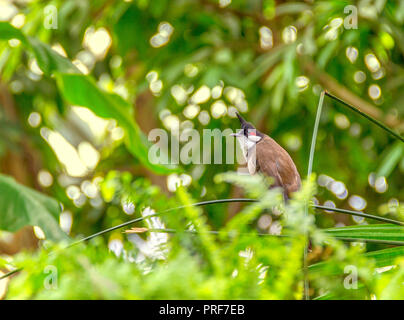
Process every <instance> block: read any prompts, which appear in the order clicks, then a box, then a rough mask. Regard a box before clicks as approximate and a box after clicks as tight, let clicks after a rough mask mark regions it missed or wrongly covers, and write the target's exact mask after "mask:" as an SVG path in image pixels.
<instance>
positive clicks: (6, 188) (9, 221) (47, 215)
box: [0, 174, 69, 241]
mask: <svg viewBox="0 0 404 320" xmlns="http://www.w3.org/2000/svg"><path fill="white" fill-rule="evenodd" d="M59 214H60V205H59V203H58V202H57V201H56V200H55V199H52V198H50V197H48V196H46V195H44V194H42V193H39V192H37V191H35V190H33V189H30V188H28V187H25V186H23V185H21V184H19V183H17V182H16V181H15V180H14V179H13V178H11V177H7V176H5V175H1V174H0V229H1V230H5V231H11V232H14V231H17V230H19V229H21V228H22V227H24V226H27V225H30V226H39V227H40V228H41V229H42V230H43V232H44V233H45V236H46V238H47V239H49V240H53V241H61V240H68V239H69V237H68V236H67V235H66V234H65V233H64V232H63V231H62V230H61V229H60V227H59V224H58V219H59Z"/></svg>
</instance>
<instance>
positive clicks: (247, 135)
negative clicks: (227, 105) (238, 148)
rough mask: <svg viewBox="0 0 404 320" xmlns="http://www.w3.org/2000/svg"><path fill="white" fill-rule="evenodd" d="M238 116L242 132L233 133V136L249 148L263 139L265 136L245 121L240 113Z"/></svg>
mask: <svg viewBox="0 0 404 320" xmlns="http://www.w3.org/2000/svg"><path fill="white" fill-rule="evenodd" d="M236 115H237V118H238V119H239V120H240V123H241V130H239V131H238V132H237V133H232V134H231V135H232V136H234V137H236V138H237V140H239V141H240V142H243V143H244V144H246V145H247V147H250V146H252V145H255V144H256V143H257V142H259V141H260V140H261V139H262V138H263V136H264V135H263V134H262V133H261V132H259V131H258V130H257V129H255V127H254V126H253V125H252V124H251V123H249V122H247V121H245V120H244V119H243V117H242V116H241V115H240V114H239V113H238V112H236Z"/></svg>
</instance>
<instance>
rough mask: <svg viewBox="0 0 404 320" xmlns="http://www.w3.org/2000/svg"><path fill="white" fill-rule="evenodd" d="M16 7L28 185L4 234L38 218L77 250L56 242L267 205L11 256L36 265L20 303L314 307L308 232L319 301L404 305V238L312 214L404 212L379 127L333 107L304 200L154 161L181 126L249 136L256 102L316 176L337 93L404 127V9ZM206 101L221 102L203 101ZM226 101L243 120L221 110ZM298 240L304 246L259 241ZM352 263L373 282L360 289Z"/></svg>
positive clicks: (22, 156) (14, 286)
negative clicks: (153, 152)
mask: <svg viewBox="0 0 404 320" xmlns="http://www.w3.org/2000/svg"><path fill="white" fill-rule="evenodd" d="M4 3H5V4H4V7H2V11H1V13H0V20H1V22H0V75H1V76H0V168H1V172H2V173H3V174H4V175H9V176H13V177H14V178H15V179H16V180H17V181H18V182H19V183H20V184H17V183H16V182H15V181H14V180H11V178H6V177H5V178H4V179H3V175H2V176H1V177H0V178H1V183H0V201H1V203H2V208H3V207H4V210H3V212H2V213H1V214H0V218H2V217H3V216H4V217H5V218H6V219H5V220H3V218H2V221H0V227H1V229H2V230H3V231H4V232H3V234H5V235H6V236H8V235H9V234H8V232H14V231H15V229H16V226H18V227H21V226H22V225H24V224H27V225H33V224H35V225H37V226H40V227H41V229H42V230H43V231H44V233H45V236H46V238H47V239H48V240H59V238H60V237H58V236H55V233H52V231H51V230H53V231H54V230H55V229H54V227H55V225H56V223H57V222H59V223H60V226H61V229H63V230H64V231H66V232H68V233H69V235H70V236H71V237H72V238H80V237H83V236H87V235H90V234H92V233H96V232H98V231H100V230H102V229H105V228H109V227H111V226H114V225H118V224H120V223H123V222H125V221H128V220H129V219H132V218H135V217H139V216H142V215H143V216H144V215H145V214H147V213H150V212H154V211H155V212H161V211H163V210H166V209H170V208H174V207H177V206H178V205H189V204H191V203H193V202H195V201H202V200H207V199H209V200H210V199H221V198H231V197H238V196H240V195H244V194H246V195H250V196H251V197H253V198H258V199H259V200H260V201H259V202H257V203H254V204H251V205H248V206H244V207H235V206H233V205H226V204H216V205H211V206H207V207H204V208H203V210H202V209H200V208H193V207H186V208H184V209H181V210H177V211H175V213H170V214H167V215H161V216H160V217H159V219H161V220H159V219H157V220H156V219H154V220H153V218H152V219H148V220H145V222H144V223H143V225H142V226H145V227H148V228H152V229H153V228H156V225H157V226H160V227H157V228H159V229H161V228H169V229H174V230H175V233H174V234H170V235H169V236H168V235H167V234H165V233H161V232H152V233H146V234H140V235H136V234H130V235H127V234H123V233H122V230H120V229H119V230H115V231H113V232H111V233H108V234H107V235H105V236H104V237H103V238H102V239H101V238H100V239H94V241H92V242H91V243H89V244H88V245H84V244H81V245H77V246H74V247H71V248H69V249H65V250H59V249H60V248H62V247H63V244H56V245H55V244H54V245H49V244H48V243H47V242H46V241H47V240H46V241H45V242H44V243H42V245H43V246H42V249H41V250H39V252H38V253H37V254H34V255H32V254H28V253H24V254H21V255H17V256H14V257H9V256H6V257H5V258H4V261H3V263H2V265H3V266H6V265H7V266H9V265H10V264H11V265H15V266H19V267H24V270H25V271H24V272H22V273H21V274H19V275H18V276H17V277H15V278H13V279H12V280H11V281H10V283H9V290H8V294H7V297H8V298H39V299H41V298H91V299H97V298H106V299H117V298H129V299H130V298H143V299H149V298H150V299H151V298H154V299H164V298H170V299H172V298H178V299H181V298H184V299H193V298H206V299H208V298H224V299H237V298H245V299H300V298H302V292H303V271H302V270H303V269H304V268H303V267H304V265H303V262H302V261H303V248H304V238H305V237H304V235H305V232H306V231H309V232H310V236H311V238H312V241H313V243H314V244H315V246H314V249H313V252H312V253H311V254H310V255H309V263H310V264H311V265H310V267H309V280H310V288H311V289H310V292H309V293H310V297H311V298H316V297H317V298H356V299H369V298H374V297H376V298H380V299H383V298H399V297H403V293H402V288H401V283H402V280H403V279H402V272H401V270H402V268H400V266H401V265H402V260H400V259H401V258H400V257H401V256H402V254H403V252H402V251H403V250H402V249H401V248H402V247H400V246H392V243H389V242H388V241H402V238H403V236H402V227H400V226H392V225H380V224H377V225H372V223H373V222H372V221H371V220H366V221H365V220H364V219H363V218H354V219H351V218H350V217H349V216H347V215H341V214H332V213H329V212H316V213H315V214H314V212H311V213H310V215H309V216H308V217H307V216H305V215H304V211H305V208H306V204H307V203H308V201H311V200H312V198H313V197H315V198H314V201H316V202H319V203H320V204H323V203H325V204H328V205H336V206H337V207H339V208H348V209H355V210H366V212H369V213H373V214H380V215H383V216H386V217H389V218H392V219H397V220H403V206H401V205H400V199H401V198H403V195H404V185H403V183H402V181H403V173H404V157H403V145H402V144H401V143H400V142H395V141H394V139H393V138H392V137H390V136H389V135H388V134H387V133H385V132H383V131H382V130H381V129H380V128H377V127H375V126H373V125H372V124H371V123H369V122H368V121H367V120H366V119H363V118H360V117H359V116H358V115H356V114H353V113H352V112H350V111H348V110H347V109H345V108H344V107H343V106H341V105H340V104H338V103H337V102H335V101H332V100H331V99H329V98H326V100H325V106H324V113H323V115H322V119H321V125H320V130H319V135H318V140H317V148H316V155H315V162H314V169H313V171H314V172H316V173H317V181H316V182H314V181H310V182H308V184H307V186H306V188H305V189H304V190H303V191H302V192H300V193H299V194H297V195H295V197H294V199H293V200H292V201H291V202H290V203H288V204H287V205H286V207H284V205H283V204H282V201H281V199H280V197H279V194H278V193H277V192H278V191H276V190H271V191H266V189H265V188H263V187H262V186H263V185H266V182H264V181H262V180H261V178H260V177H253V178H251V177H243V176H238V175H232V174H223V172H226V171H231V170H234V169H235V165H229V164H214V165H213V164H212V165H199V164H180V165H179V166H176V167H174V166H165V165H155V164H152V163H150V162H149V160H148V157H147V152H148V147H149V146H150V142H149V141H148V140H147V135H148V132H149V131H150V130H151V129H153V128H159V127H161V128H165V129H170V128H172V127H173V126H174V127H175V126H178V127H179V129H180V130H181V131H183V130H186V129H187V128H188V129H189V128H195V129H197V130H198V131H200V132H202V130H203V129H215V128H218V129H221V130H223V129H226V128H229V127H231V128H233V129H236V128H237V127H238V123H237V121H236V120H235V119H234V118H233V116H234V110H235V109H237V110H239V111H240V112H242V113H244V114H245V116H246V118H247V119H248V120H250V121H251V122H253V123H254V124H255V125H256V126H257V128H258V129H260V130H261V131H263V132H265V133H268V134H270V135H271V137H273V138H274V139H275V140H277V141H278V142H279V143H280V144H281V145H282V146H284V147H285V149H286V150H288V152H289V153H290V154H291V156H292V157H293V159H294V160H295V162H296V164H297V167H298V169H299V172H300V174H301V176H302V177H304V176H305V172H306V171H307V159H308V151H309V148H310V141H311V134H312V129H313V128H312V127H313V123H314V117H315V112H316V106H317V102H318V98H319V94H320V92H321V90H323V89H325V90H328V91H330V92H331V93H333V94H335V95H337V96H338V97H340V98H341V99H343V100H345V101H347V102H349V103H351V104H353V105H355V106H356V107H358V108H360V109H361V110H363V111H364V112H367V113H369V114H370V115H372V116H373V117H375V118H377V119H378V120H380V121H382V122H384V123H386V124H387V125H388V126H390V127H392V128H393V129H395V130H397V131H398V132H402V131H403V128H404V125H403V123H402V120H401V118H402V114H403V112H404V108H403V106H404V103H403V102H404V94H403V90H402V87H403V86H404V81H403V80H404V69H403V65H404V61H403V56H404V47H403V43H404V41H403V39H404V31H403V30H404V29H403V24H404V15H403V12H404V10H403V8H404V1H402V0H400V1H399V0H397V1H382V0H376V1H363V0H361V1H304V2H291V1H278V2H275V1H258V0H249V1H241V0H233V1H225V0H221V1H213V0H211V1H210V0H193V1H181V0H175V1H170V2H169V1H149V0H142V1H111V0H97V1H75V0H67V1H62V0H53V1H29V2H24V1H11V0H9V1H4ZM347 5H354V8H356V9H357V13H358V26H357V28H348V27H346V26H345V21H346V19H347V17H348V16H349V14H350V13H352V12H348V13H347V12H344V8H346V6H347ZM3 9H4V10H3ZM53 13H55V15H52V14H53ZM201 90H202V91H204V92H205V93H206V91H207V92H209V93H208V94H205V95H204V98H203V99H199V100H198V99H196V95H197V94H196V93H198V92H199V93H200V92H201ZM217 103H220V104H221V105H222V106H223V105H224V106H225V110H226V112H225V113H224V114H219V115H217V114H215V104H216V105H217ZM77 106H80V107H84V108H79V107H77ZM189 106H192V107H191V108H189ZM192 108H193V109H192ZM89 110H90V111H91V112H90V111H89ZM190 110H191V111H192V112H191V111H190ZM195 110H196V111H195ZM62 143H63V144H62ZM57 146H59V149H62V150H58V148H57ZM215 147H216V148H217V146H215ZM63 153H65V155H66V154H69V157H67V158H63V157H62V156H63ZM215 177H216V178H215ZM181 182H182V184H184V188H177V187H176V184H177V183H178V184H179V183H181ZM214 182H217V183H214ZM316 183H317V184H318V189H317V190H316V191H315V190H314V189H315V187H314V186H315V185H316ZM23 185H25V186H23ZM26 186H28V187H31V188H34V189H36V190H37V191H40V192H42V193H46V194H47V196H48V197H46V198H45V196H43V195H39V193H34V191H33V190H32V189H27V188H26ZM240 187H241V188H240ZM241 189H245V190H241ZM7 190H13V195H12V196H10V191H9V192H6V191H7ZM16 193H18V197H17V196H16ZM16 198H18V199H16ZM42 198H43V199H45V200H43V202H42V201H41V199H42ZM52 198H54V199H55V200H57V201H58V202H59V203H61V204H62V205H61V207H62V209H61V212H59V211H58V210H57V208H56V207H57V206H56V207H55V204H56V201H54V200H52ZM38 202H39V203H38ZM45 202H46V203H47V204H49V205H45V204H44V203H45ZM43 206H45V207H46V209H47V210H49V211H50V212H45V211H46V210H43ZM31 207H32V211H30V210H29V209H31ZM152 210H154V211H152ZM36 212H40V213H38V214H36ZM34 213H35V217H34V216H33V214H34ZM279 213H286V214H281V215H279ZM42 215H43V216H44V217H47V218H46V219H45V220H43V219H39V218H38V216H42ZM262 217H264V218H262ZM268 217H269V218H268ZM34 218H35V219H37V220H35V219H34ZM8 219H9V220H8ZM38 219H39V220H38ZM58 219H59V220H60V221H58ZM260 219H264V220H261V222H262V221H264V222H265V221H267V222H266V223H260ZM265 219H266V220H265ZM268 219H269V220H268ZM4 221H12V222H13V223H4ZM16 221H17V222H18V223H17V222H16ZM21 221H23V222H21ZM268 221H269V223H268ZM367 223H370V224H371V225H367ZM351 224H354V225H355V226H352V227H349V226H348V227H345V228H338V229H337V228H335V227H336V226H338V227H341V226H344V225H351ZM51 226H52V227H51ZM189 228H191V230H193V231H195V232H194V233H190V232H189ZM278 229H279V230H280V229H282V235H284V236H285V237H276V236H270V235H268V236H257V235H256V232H260V233H265V234H274V233H275V234H276V233H278V232H277V230H278ZM212 230H213V231H220V233H219V235H216V234H213V233H212V232H211V231H212ZM60 232H61V230H59V229H58V230H57V231H56V233H60ZM245 234H248V235H245ZM341 238H351V240H352V238H353V239H362V240H376V241H374V242H368V243H366V244H363V243H362V244H360V245H358V244H357V243H356V242H354V243H352V244H349V243H348V244H346V243H345V244H343V243H342V242H341V241H340V240H338V239H341ZM377 241H379V242H377ZM156 244H157V245H156ZM48 246H49V247H48ZM108 248H109V249H111V250H112V251H114V252H116V253H120V254H119V257H115V255H114V254H113V253H111V252H108V250H109V249H108ZM53 250H57V252H58V253H57V254H51V255H48V252H49V251H53ZM0 254H1V252H0ZM350 265H354V266H356V267H357V270H358V277H359V284H360V285H359V288H358V290H348V289H347V288H346V287H344V281H345V280H344V279H346V274H347V271H346V270H345V268H346V266H350ZM391 265H395V266H396V267H393V268H392V269H390V270H388V271H385V272H383V273H378V272H375V268H376V267H377V268H379V267H386V266H391ZM46 266H55V267H56V270H57V273H58V277H57V279H58V280H57V281H58V283H57V289H54V290H53V289H51V290H49V289H47V287H46V286H44V281H48V280H47V279H49V278H47V276H48V274H46V273H44V270H45V269H46ZM6 269H9V268H8V267H7V268H6ZM348 269H349V268H348ZM386 270H387V269H386ZM344 273H345V278H344V276H343V275H344ZM128 279H130V280H128ZM0 281H5V280H0ZM78 283H79V285H78Z"/></svg>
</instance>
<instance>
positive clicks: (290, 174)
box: [256, 136, 300, 196]
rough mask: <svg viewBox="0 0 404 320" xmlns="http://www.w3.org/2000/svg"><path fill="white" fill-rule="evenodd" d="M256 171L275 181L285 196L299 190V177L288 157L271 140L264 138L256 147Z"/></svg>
mask: <svg viewBox="0 0 404 320" xmlns="http://www.w3.org/2000/svg"><path fill="white" fill-rule="evenodd" d="M256 155H257V156H256V159H257V171H259V172H261V173H263V174H265V175H268V176H271V177H273V178H274V179H275V186H279V187H282V188H283V189H284V191H285V195H287V196H289V195H290V193H291V192H294V191H297V190H298V189H299V188H300V175H299V172H298V171H297V169H296V166H295V164H294V162H293V160H292V158H291V157H290V155H289V154H288V153H287V152H286V150H285V149H283V148H282V147H281V146H280V145H279V144H277V143H276V142H275V140H273V139H272V138H270V137H268V136H266V137H264V138H263V139H262V140H261V141H260V142H259V143H257V145H256Z"/></svg>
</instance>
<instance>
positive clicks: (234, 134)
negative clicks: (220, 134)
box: [230, 132, 243, 137]
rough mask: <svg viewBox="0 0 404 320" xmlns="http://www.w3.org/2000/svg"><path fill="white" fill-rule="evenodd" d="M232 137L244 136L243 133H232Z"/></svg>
mask: <svg viewBox="0 0 404 320" xmlns="http://www.w3.org/2000/svg"><path fill="white" fill-rule="evenodd" d="M230 135H231V136H232V137H241V136H242V135H243V134H242V133H241V132H236V133H230Z"/></svg>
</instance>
